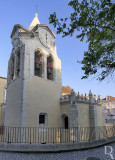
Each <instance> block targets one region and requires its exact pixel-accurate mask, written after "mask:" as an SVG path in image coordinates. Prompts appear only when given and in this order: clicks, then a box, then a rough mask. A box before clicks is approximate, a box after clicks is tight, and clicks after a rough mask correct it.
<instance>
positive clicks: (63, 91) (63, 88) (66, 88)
mask: <svg viewBox="0 0 115 160" xmlns="http://www.w3.org/2000/svg"><path fill="white" fill-rule="evenodd" d="M62 93H65V94H71V89H70V87H69V86H62Z"/></svg>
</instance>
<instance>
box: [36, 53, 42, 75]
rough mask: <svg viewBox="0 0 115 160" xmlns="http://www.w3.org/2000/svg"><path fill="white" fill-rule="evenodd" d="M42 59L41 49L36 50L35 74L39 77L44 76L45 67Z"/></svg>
mask: <svg viewBox="0 0 115 160" xmlns="http://www.w3.org/2000/svg"><path fill="white" fill-rule="evenodd" d="M42 59H43V57H42V54H41V53H40V51H39V50H38V51H36V52H35V60H34V74H35V76H38V77H42V68H43V64H42Z"/></svg>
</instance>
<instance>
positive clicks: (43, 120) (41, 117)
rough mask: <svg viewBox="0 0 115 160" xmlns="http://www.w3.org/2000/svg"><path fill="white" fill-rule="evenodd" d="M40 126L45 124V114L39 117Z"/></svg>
mask: <svg viewBox="0 0 115 160" xmlns="http://www.w3.org/2000/svg"><path fill="white" fill-rule="evenodd" d="M39 124H45V115H44V114H43V115H42V114H40V115H39Z"/></svg>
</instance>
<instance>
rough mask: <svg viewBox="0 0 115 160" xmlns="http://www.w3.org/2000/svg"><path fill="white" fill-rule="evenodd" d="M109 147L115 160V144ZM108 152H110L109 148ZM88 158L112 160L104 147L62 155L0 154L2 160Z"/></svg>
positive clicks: (68, 159)
mask: <svg viewBox="0 0 115 160" xmlns="http://www.w3.org/2000/svg"><path fill="white" fill-rule="evenodd" d="M107 146H111V147H112V148H113V152H112V155H113V158H114V159H115V143H113V144H109V145H107ZM108 152H110V150H109V148H108ZM86 157H97V158H101V160H111V157H110V155H106V154H105V147H104V146H103V147H99V148H96V149H90V150H84V151H73V152H61V153H16V152H0V160H86ZM92 160H93V159H92Z"/></svg>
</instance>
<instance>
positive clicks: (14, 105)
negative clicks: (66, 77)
mask: <svg viewBox="0 0 115 160" xmlns="http://www.w3.org/2000/svg"><path fill="white" fill-rule="evenodd" d="M55 38H56V36H55V34H54V33H53V32H52V31H51V29H50V28H49V27H48V25H44V24H40V22H39V20H38V16H37V14H36V15H35V18H34V19H33V21H32V23H31V25H30V27H29V29H27V28H25V27H23V26H21V25H15V26H14V28H13V31H12V33H11V39H12V44H13V49H12V52H11V56H10V59H9V63H8V79H7V95H6V112H5V126H19V127H39V128H41V127H42V128H45V127H47V128H51V127H56V128H61V127H62V128H65V129H68V128H70V127H94V128H95V127H96V126H104V125H105V120H104V113H103V108H102V105H101V102H100V98H99V97H98V99H97V100H96V99H94V98H93V95H92V93H91V91H90V92H89V96H88V97H89V98H87V95H85V96H83V95H79V94H77V95H76V94H75V92H74V91H73V90H71V95H63V96H62V78H61V60H60V59H59V57H58V55H57V52H56V46H55Z"/></svg>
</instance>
